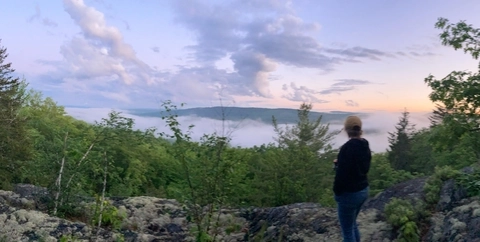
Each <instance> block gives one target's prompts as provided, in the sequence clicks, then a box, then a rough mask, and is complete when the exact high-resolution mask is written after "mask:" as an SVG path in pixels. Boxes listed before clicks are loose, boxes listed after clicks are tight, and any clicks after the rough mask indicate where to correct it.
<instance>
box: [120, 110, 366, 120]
mask: <svg viewBox="0 0 480 242" xmlns="http://www.w3.org/2000/svg"><path fill="white" fill-rule="evenodd" d="M297 111H298V110H297V109H292V108H254V107H199V108H187V109H178V110H176V111H175V113H176V114H177V115H178V116H196V117H202V118H210V119H217V120H221V119H222V117H224V118H225V120H232V121H240V120H244V119H252V120H258V121H262V122H265V123H271V122H272V116H275V118H276V119H277V122H278V123H280V124H282V123H283V124H286V123H296V122H297V120H298V118H297ZM128 112H129V113H130V114H133V115H137V116H143V117H162V116H165V115H166V114H165V113H162V112H161V110H159V109H158V110H157V109H129V110H128ZM222 114H224V115H222ZM354 114H356V115H359V113H352V112H344V111H331V112H313V111H312V112H311V115H310V117H311V118H312V119H317V118H318V117H320V116H322V122H323V123H329V122H332V121H342V120H343V119H345V118H346V117H347V116H348V115H354Z"/></svg>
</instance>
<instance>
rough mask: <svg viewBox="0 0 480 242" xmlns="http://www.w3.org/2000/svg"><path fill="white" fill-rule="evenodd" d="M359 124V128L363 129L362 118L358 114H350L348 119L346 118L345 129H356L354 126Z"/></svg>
mask: <svg viewBox="0 0 480 242" xmlns="http://www.w3.org/2000/svg"><path fill="white" fill-rule="evenodd" d="M355 126H358V128H360V129H358V128H357V129H358V130H362V120H360V118H359V117H357V116H348V117H347V119H345V124H344V127H345V130H354V128H353V127H355Z"/></svg>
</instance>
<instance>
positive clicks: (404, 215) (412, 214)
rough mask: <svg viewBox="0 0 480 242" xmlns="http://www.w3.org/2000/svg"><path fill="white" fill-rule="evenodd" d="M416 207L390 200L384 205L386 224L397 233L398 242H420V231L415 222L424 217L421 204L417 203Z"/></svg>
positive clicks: (403, 201)
mask: <svg viewBox="0 0 480 242" xmlns="http://www.w3.org/2000/svg"><path fill="white" fill-rule="evenodd" d="M417 204H418V207H414V206H413V205H412V204H411V203H410V202H409V201H407V200H403V199H398V198H392V200H391V201H390V202H389V203H388V204H387V205H385V216H386V217H387V222H388V223H389V224H390V225H392V227H393V229H394V230H395V231H397V232H398V236H397V239H398V241H403V242H416V241H420V231H419V229H418V226H417V222H418V221H419V220H420V219H421V218H422V217H423V216H426V214H424V213H423V212H422V210H423V211H425V210H424V209H423V205H422V203H420V202H418V203H417Z"/></svg>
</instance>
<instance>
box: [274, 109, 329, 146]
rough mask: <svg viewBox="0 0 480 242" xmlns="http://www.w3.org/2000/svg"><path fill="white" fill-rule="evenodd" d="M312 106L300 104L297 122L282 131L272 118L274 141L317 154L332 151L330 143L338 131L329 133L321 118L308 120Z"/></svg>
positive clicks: (327, 126)
mask: <svg viewBox="0 0 480 242" xmlns="http://www.w3.org/2000/svg"><path fill="white" fill-rule="evenodd" d="M311 110H312V104H306V103H302V105H300V109H299V110H298V121H297V124H296V125H295V126H293V127H286V128H285V129H282V128H280V127H279V126H278V123H277V120H276V118H275V117H272V122H273V128H274V130H275V132H276V133H277V135H278V137H277V138H276V141H277V142H278V144H279V145H280V146H281V147H283V148H287V147H296V146H298V147H308V149H309V150H311V151H312V152H315V153H316V154H319V153H321V152H327V151H331V150H332V146H331V144H330V143H331V141H332V139H333V138H334V137H335V135H337V134H338V131H334V132H329V125H328V124H322V117H321V116H320V117H319V118H318V119H316V120H310V111H311Z"/></svg>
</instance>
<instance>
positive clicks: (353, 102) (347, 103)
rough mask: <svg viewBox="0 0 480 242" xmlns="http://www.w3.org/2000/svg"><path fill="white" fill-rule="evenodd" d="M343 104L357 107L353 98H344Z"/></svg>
mask: <svg viewBox="0 0 480 242" xmlns="http://www.w3.org/2000/svg"><path fill="white" fill-rule="evenodd" d="M345 105H347V106H349V107H358V106H359V105H358V103H357V102H355V101H353V100H345Z"/></svg>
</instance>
